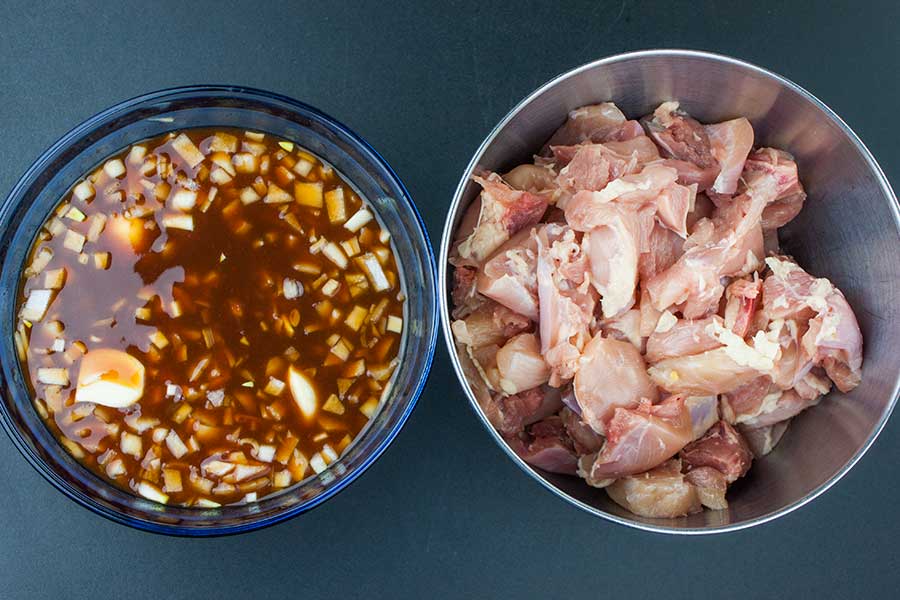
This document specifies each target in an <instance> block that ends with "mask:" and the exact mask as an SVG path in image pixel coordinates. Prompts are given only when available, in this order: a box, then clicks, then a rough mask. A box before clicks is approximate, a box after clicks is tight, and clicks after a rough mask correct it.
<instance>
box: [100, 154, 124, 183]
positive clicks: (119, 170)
mask: <svg viewBox="0 0 900 600" xmlns="http://www.w3.org/2000/svg"><path fill="white" fill-rule="evenodd" d="M103 170H104V171H105V172H106V174H107V175H109V176H110V177H112V178H113V179H118V178H119V177H121V176H122V175H124V174H125V163H123V162H122V161H121V160H120V159H118V158H114V159H112V160H110V161H107V162H106V164H105V165H103Z"/></svg>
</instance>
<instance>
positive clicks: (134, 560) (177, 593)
mask: <svg viewBox="0 0 900 600" xmlns="http://www.w3.org/2000/svg"><path fill="white" fill-rule="evenodd" d="M76 4H77V3H73V2H66V3H64V4H60V5H59V6H50V5H44V4H42V3H36V2H18V1H14V2H11V3H10V2H9V1H7V2H5V3H4V4H3V13H2V14H3V16H2V18H0V132H2V142H0V194H6V193H7V192H8V191H9V190H10V189H11V188H12V186H13V184H14V183H15V181H16V179H17V178H18V177H19V176H20V175H21V174H22V173H23V172H24V171H25V169H26V168H27V167H28V165H29V164H30V162H31V161H32V160H33V159H34V158H36V157H37V156H38V154H39V153H40V152H41V151H43V150H44V148H46V147H47V146H48V145H50V144H51V143H52V142H53V141H54V140H56V139H57V138H58V137H59V136H60V135H62V134H63V133H65V132H66V131H67V130H68V129H69V128H71V127H73V126H74V125H75V124H77V123H78V122H80V121H82V120H83V119H85V118H87V117H89V116H90V115H92V114H93V113H95V112H97V111H98V110H100V109H102V108H104V107H107V106H109V105H111V104H113V103H115V102H118V101H120V100H123V99H125V98H128V97H131V96H134V95H137V94H140V93H143V92H146V91H149V90H153V89H157V88H163V87H169V86H174V85H184V84H191V83H226V82H231V83H240V84H245V85H250V86H256V87H260V88H265V89H269V90H272V91H276V92H281V93H283V94H287V95H290V96H293V97H295V98H298V99H301V100H304V101H306V102H309V103H311V104H313V105H316V106H319V107H321V108H322V109H324V110H325V111H326V112H328V113H331V114H332V115H334V116H336V117H337V118H338V119H340V120H342V121H344V122H345V123H347V124H348V125H350V126H351V127H352V128H354V129H355V130H356V131H357V132H359V133H360V134H361V135H363V136H364V137H366V138H367V139H368V140H369V141H370V142H371V143H372V144H373V145H374V146H375V147H376V148H378V149H379V150H380V151H381V153H382V154H383V155H384V156H385V157H386V158H387V160H388V161H389V162H390V163H391V164H392V165H393V167H394V168H395V169H396V170H397V171H398V172H399V173H400V175H401V177H402V178H404V180H405V182H406V184H407V185H408V187H409V189H410V191H411V193H412V195H413V198H415V200H416V201H417V203H418V206H419V209H420V210H421V211H422V213H423V215H424V217H425V220H426V222H427V224H428V228H429V232H430V234H431V236H432V239H433V240H434V242H435V244H437V243H438V242H439V239H440V230H441V226H442V224H443V219H444V214H445V210H446V207H447V205H448V203H449V202H450V198H451V196H452V192H453V189H454V187H455V185H456V183H457V178H458V177H459V175H460V174H461V171H462V169H463V167H464V166H465V165H466V163H467V162H468V160H469V158H470V156H471V155H472V153H473V152H474V150H475V148H476V147H477V146H478V144H479V143H480V141H481V140H482V139H483V138H484V137H485V135H487V133H488V132H489V131H490V129H491V127H492V126H493V125H494V124H495V123H496V122H497V121H498V120H499V119H500V118H501V117H502V116H503V115H504V114H505V113H506V112H507V111H508V110H509V109H510V108H511V107H512V106H513V105H514V104H515V103H516V102H517V101H518V100H519V99H520V98H522V97H523V96H524V95H525V94H527V93H528V92H530V91H531V90H532V89H533V88H535V87H536V86H538V85H539V84H541V83H542V82H544V81H545V80H547V79H549V78H550V77H552V76H553V75H555V74H557V73H559V72H561V71H564V70H567V69H569V68H571V67H573V66H576V65H578V64H581V63H584V62H587V61H589V60H592V59H595V58H598V57H602V56H605V55H609V54H614V53H618V52H622V51H625V50H634V49H639V48H653V47H684V48H699V49H706V50H713V51H718V52H723V53H726V54H730V55H733V56H736V57H739V58H743V59H746V60H749V61H751V62H755V63H757V64H760V65H763V66H765V67H768V68H770V69H772V70H774V71H776V72H779V73H781V74H783V75H785V76H787V77H788V78H790V79H793V80H794V81H796V82H797V83H799V84H800V85H802V86H804V87H806V88H807V89H809V90H810V91H812V92H813V93H815V94H816V95H818V97H819V98H821V99H822V100H823V101H824V102H825V103H827V104H828V105H830V106H831V107H832V108H833V109H835V110H836V111H837V112H838V113H839V114H840V115H841V116H842V117H843V118H844V119H845V120H846V121H847V122H848V123H849V124H850V126H851V127H853V128H854V129H855V130H856V132H857V133H858V134H859V135H860V137H861V138H862V139H863V140H864V141H865V142H866V143H867V144H868V146H869V148H870V149H871V150H872V152H873V153H874V154H875V156H876V157H878V159H879V161H880V162H881V165H882V167H883V168H884V169H885V171H886V172H887V175H888V177H889V178H890V179H891V180H892V181H893V183H894V185H895V187H896V185H897V184H898V183H900V166H898V165H900V149H898V146H897V143H896V134H897V116H896V110H897V108H896V107H897V104H898V100H900V98H898V96H900V87H898V71H900V35H898V29H897V23H898V21H900V5H898V4H897V3H896V2H884V3H882V4H881V5H880V6H878V5H875V4H869V5H867V6H866V5H863V4H861V3H853V4H850V3H848V4H846V5H843V6H838V5H837V3H833V2H832V3H828V4H827V5H826V3H815V4H813V3H807V2H752V3H751V2H743V3H740V4H738V5H733V6H730V5H727V3H724V2H712V1H707V2H691V3H681V2H666V3H638V2H627V1H622V2H584V3H575V2H568V3H557V2H552V1H546V0H545V1H543V2H535V3H528V4H525V3H519V2H516V3H513V2H509V3H505V4H497V5H491V4H490V3H486V2H484V1H480V2H442V3H437V2H434V3H427V2H417V3H410V4H403V3H399V2H391V1H382V2H367V3H358V4H357V3H341V2H327V3H320V2H294V3H287V2H286V3H282V4H276V3H271V2H266V1H262V2H260V1H255V2H250V1H247V0H244V1H243V2H223V1H219V2H205V1H197V0H195V1H191V2H184V1H174V2H159V1H157V2H148V1H144V2H123V1H119V2H115V3H102V2H97V3H90V4H89V3H84V5H83V6H81V7H80V8H79V7H77V6H76ZM897 425H898V423H897V420H896V419H895V420H894V421H892V423H891V424H889V426H888V427H887V428H886V429H885V431H884V432H883V433H882V435H881V437H880V438H879V439H878V441H877V442H876V443H875V445H874V446H873V447H872V449H871V451H870V452H869V453H868V455H867V456H866V457H865V458H864V459H863V460H862V461H861V463H860V464H859V465H858V466H857V467H856V468H854V469H853V471H852V472H851V473H850V474H849V475H848V476H847V477H846V478H845V479H843V480H842V481H841V482H840V483H839V484H838V485H837V486H836V487H835V488H834V489H832V490H831V491H829V492H828V493H826V494H825V495H824V496H823V497H821V498H819V499H818V500H816V501H815V502H813V503H812V504H811V505H809V506H807V507H805V508H802V509H800V510H799V511H797V512H795V513H794V514H791V515H789V516H787V517H784V518H781V519H779V520H777V521H776V522H773V523H769V524H766V525H763V526H759V527H756V528H753V529H751V530H748V531H742V532H738V533H733V534H728V535H722V536H716V537H704V538H685V537H672V536H663V535H654V534H647V533H642V532H639V531H633V530H631V529H626V528H624V527H620V526H616V525H613V524H610V523H607V522H605V521H602V520H600V519H597V518H594V517H591V516H590V515H587V514H585V513H582V512H580V511H579V510H577V509H575V508H572V507H570V506H568V505H567V504H565V503H564V502H563V501H561V500H559V499H557V498H555V497H554V496H553V495H551V494H550V493H549V492H547V491H546V490H544V489H543V488H542V487H540V486H539V485H538V484H537V483H535V482H534V481H532V480H531V479H530V478H528V477H526V476H525V475H523V474H522V473H521V472H520V471H519V469H518V467H516V466H515V465H514V464H513V463H512V462H511V461H509V460H508V459H507V458H506V457H505V456H504V455H503V453H502V452H501V451H500V450H499V449H498V448H497V447H496V445H495V444H494V442H493V441H492V440H491V439H490V438H489V437H488V435H487V433H486V432H485V431H484V430H483V427H482V425H481V424H480V423H479V422H478V421H477V420H476V419H475V418H474V416H473V414H472V411H471V409H470V408H469V406H468V403H467V402H466V400H465V397H464V396H463V394H462V392H461V391H460V389H459V387H458V385H457V382H456V380H455V378H454V376H453V373H452V371H451V368H450V365H449V361H448V359H447V353H446V350H445V349H444V347H443V341H442V340H439V348H438V352H437V356H436V360H435V366H434V370H433V371H432V374H431V378H430V381H429V383H428V387H427V388H426V389H425V392H424V394H423V396H422V398H421V400H420V401H419V406H418V408H417V409H416V411H415V413H414V414H413V416H412V418H411V419H410V420H409V422H408V424H407V425H406V427H405V428H404V430H403V431H402V433H401V434H400V436H399V437H398V438H397V440H396V441H395V442H394V444H393V445H392V446H391V448H390V449H389V450H388V451H387V452H386V454H385V455H384V456H383V457H382V458H381V459H380V460H379V461H378V462H377V463H376V464H375V465H374V466H373V467H372V468H371V469H370V470H369V471H368V472H366V473H365V474H364V475H363V476H362V477H361V478H360V480H358V481H357V482H356V483H355V484H353V485H352V486H351V487H350V488H349V489H347V490H346V491H344V492H342V493H341V494H339V495H338V496H337V497H335V498H334V499H332V500H330V501H329V502H327V503H326V504H325V505H324V506H322V507H320V508H318V509H316V510H315V511H313V512H311V513H309V514H306V515H303V516H301V517H299V518H296V519H294V520H292V521H289V522H287V523H284V524H281V525H278V526H275V527H273V528H269V529H266V530H263V531H258V532H254V533H250V534H244V535H240V536H237V537H230V538H220V539H212V540H189V539H175V538H167V537H161V536H155V535H151V534H146V533H141V532H138V531H133V530H131V529H128V528H126V527H124V526H121V525H116V524H113V523H111V522H108V521H106V520H104V519H102V518H100V517H98V516H95V515H93V514H92V513H90V512H88V511H87V510H84V509H82V508H79V507H78V506H76V505H75V504H74V503H72V502H71V501H69V500H67V499H66V498H64V497H63V496H62V495H61V494H59V493H58V492H56V491H54V489H53V488H51V486H50V485H49V484H48V483H46V482H45V481H44V480H43V479H42V478H41V477H40V476H39V475H38V474H37V473H36V472H34V471H33V470H32V469H31V468H30V467H29V466H28V465H27V463H26V462H25V460H24V459H22V458H21V457H20V456H19V455H18V453H17V452H16V451H15V449H14V448H13V446H12V444H11V443H10V442H9V441H8V439H7V438H6V436H0V481H3V482H4V488H5V489H4V493H3V500H2V502H0V598H2V599H7V598H9V599H11V598H57V597H59V598H62V597H66V598H113V597H123V598H129V599H130V598H134V599H138V598H154V599H162V598H173V599H174V598H188V597H191V598H238V597H244V598H250V597H255V598H280V597H284V598H287V597H291V598H315V597H360V596H363V595H365V596H367V597H372V598H375V597H391V598H394V597H414V598H419V597H431V596H435V597H444V596H446V597H482V598H488V597H490V598H493V597H513V596H515V597H519V598H522V597H539V598H548V597H570V598H571V597H598V596H604V597H619V598H622V597H636V598H643V597H660V598H666V599H669V598H673V599H674V598H682V597H685V598H687V597H761V598H762V597H770V598H771V597H784V598H803V597H817V598H818V597H826V596H833V597H842V598H847V597H862V596H868V597H889V596H890V597H896V593H897V592H896V589H897V587H898V585H900V573H898V571H900V561H898V552H897V550H896V547H897V545H896V544H897V539H898V538H900V520H898V518H897V516H896V513H895V511H896V506H897V498H898V496H900V477H898V476H897V473H898V471H897V467H896V463H895V462H894V461H895V460H896V456H897V455H898V452H900V435H898V427H897Z"/></svg>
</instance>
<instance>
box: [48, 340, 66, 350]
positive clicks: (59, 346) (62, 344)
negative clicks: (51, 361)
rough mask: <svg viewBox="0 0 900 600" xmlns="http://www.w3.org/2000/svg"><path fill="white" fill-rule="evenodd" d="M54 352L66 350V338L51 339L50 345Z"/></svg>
mask: <svg viewBox="0 0 900 600" xmlns="http://www.w3.org/2000/svg"><path fill="white" fill-rule="evenodd" d="M50 349H51V350H53V351H54V352H65V350H66V340H64V339H63V338H56V339H55V340H53V345H52V346H51V347H50Z"/></svg>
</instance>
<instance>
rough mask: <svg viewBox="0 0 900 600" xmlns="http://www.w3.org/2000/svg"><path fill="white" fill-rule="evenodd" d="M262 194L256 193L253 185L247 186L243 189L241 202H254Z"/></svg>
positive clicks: (245, 203)
mask: <svg viewBox="0 0 900 600" xmlns="http://www.w3.org/2000/svg"><path fill="white" fill-rule="evenodd" d="M260 198H261V196H260V195H259V194H257V193H256V190H254V189H253V188H252V187H250V186H247V187H245V188H244V189H242V190H241V202H242V203H243V204H244V205H247V204H253V203H254V202H258V201H259V200H260Z"/></svg>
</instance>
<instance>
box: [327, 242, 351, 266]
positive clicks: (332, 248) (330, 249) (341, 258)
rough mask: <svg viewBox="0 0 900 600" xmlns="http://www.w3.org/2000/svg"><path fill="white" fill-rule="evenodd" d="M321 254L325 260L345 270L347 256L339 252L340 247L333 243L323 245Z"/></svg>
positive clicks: (341, 251)
mask: <svg viewBox="0 0 900 600" xmlns="http://www.w3.org/2000/svg"><path fill="white" fill-rule="evenodd" d="M322 254H323V255H325V258H327V259H328V260H330V261H331V262H333V263H334V264H335V265H337V267H338V268H340V269H346V268H347V265H348V262H347V256H346V255H345V254H344V251H343V250H341V247H340V246H338V245H337V244H335V243H334V242H328V243H327V244H325V247H324V248H323V249H322Z"/></svg>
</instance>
